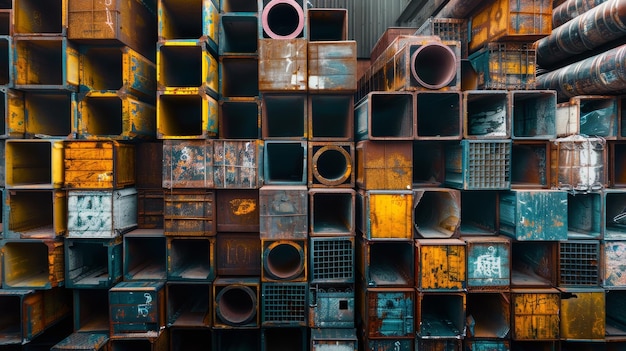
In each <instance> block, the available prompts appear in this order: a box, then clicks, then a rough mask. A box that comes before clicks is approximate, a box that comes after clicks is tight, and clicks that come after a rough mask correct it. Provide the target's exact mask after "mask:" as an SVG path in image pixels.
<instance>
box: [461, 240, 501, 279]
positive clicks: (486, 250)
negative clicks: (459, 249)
mask: <svg viewBox="0 0 626 351" xmlns="http://www.w3.org/2000/svg"><path fill="white" fill-rule="evenodd" d="M463 240H465V243H466V245H467V288H468V290H479V291H480V290H508V288H509V285H510V283H511V241H510V239H508V238H506V237H479V236H473V237H472V236H466V237H465V238H464V239H463Z"/></svg>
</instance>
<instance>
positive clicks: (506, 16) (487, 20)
mask: <svg viewBox="0 0 626 351" xmlns="http://www.w3.org/2000/svg"><path fill="white" fill-rule="evenodd" d="M457 3H458V1H457ZM470 23H471V40H470V42H469V50H470V52H473V51H475V50H477V49H479V48H481V47H483V45H485V44H486V43H488V42H491V41H496V40H523V41H524V40H525V41H534V40H537V39H539V38H541V37H544V36H547V35H549V34H550V32H551V31H552V1H550V0H524V1H517V0H515V1H514V0H496V1H490V2H487V3H486V4H485V5H484V6H482V8H480V9H479V10H478V11H477V12H476V13H475V14H474V15H472V16H471V21H470Z"/></svg>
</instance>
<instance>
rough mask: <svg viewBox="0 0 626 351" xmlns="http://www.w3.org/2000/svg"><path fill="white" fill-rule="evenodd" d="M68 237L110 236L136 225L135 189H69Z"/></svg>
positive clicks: (119, 233) (120, 233)
mask: <svg viewBox="0 0 626 351" xmlns="http://www.w3.org/2000/svg"><path fill="white" fill-rule="evenodd" d="M67 205H68V216H67V228H68V230H67V237H68V238H113V237H116V236H119V235H122V234H123V233H125V232H127V231H129V230H132V229H134V228H135V227H136V226H137V189H135V188H126V189H119V190H103V191H85V190H70V191H68V204H67Z"/></svg>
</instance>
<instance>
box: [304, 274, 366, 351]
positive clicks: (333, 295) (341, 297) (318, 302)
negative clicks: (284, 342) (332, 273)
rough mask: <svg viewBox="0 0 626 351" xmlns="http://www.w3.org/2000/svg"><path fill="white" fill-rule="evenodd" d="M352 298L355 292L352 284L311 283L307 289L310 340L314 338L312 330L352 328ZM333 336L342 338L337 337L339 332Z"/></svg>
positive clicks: (353, 312)
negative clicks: (327, 284)
mask: <svg viewBox="0 0 626 351" xmlns="http://www.w3.org/2000/svg"><path fill="white" fill-rule="evenodd" d="M354 298H355V293H354V286H353V285H345V286H344V285H341V286H335V285H329V286H326V285H311V286H310V290H309V327H310V328H311V333H312V335H311V341H313V340H314V335H313V333H314V330H331V329H329V328H354V325H355V323H354V319H355V301H354ZM313 328H315V329H313ZM318 328H320V329H318ZM339 330H345V329H339ZM318 335H319V334H318ZM335 336H336V337H337V338H338V339H343V338H341V337H339V334H335ZM344 337H345V336H344Z"/></svg>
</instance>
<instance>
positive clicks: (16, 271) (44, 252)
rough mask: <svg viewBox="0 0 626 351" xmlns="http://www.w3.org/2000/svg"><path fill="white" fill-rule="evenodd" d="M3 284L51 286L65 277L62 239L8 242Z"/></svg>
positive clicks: (31, 286)
mask: <svg viewBox="0 0 626 351" xmlns="http://www.w3.org/2000/svg"><path fill="white" fill-rule="evenodd" d="M2 254H3V255H4V277H3V279H4V282H3V286H4V287H11V288H41V289H49V288H51V287H56V286H59V284H62V283H63V281H64V274H65V273H64V256H63V241H61V240H44V241H39V240H34V241H33V240H18V241H11V242H9V243H6V244H5V245H4V246H3V248H2Z"/></svg>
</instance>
